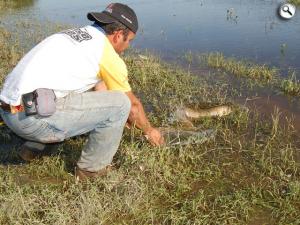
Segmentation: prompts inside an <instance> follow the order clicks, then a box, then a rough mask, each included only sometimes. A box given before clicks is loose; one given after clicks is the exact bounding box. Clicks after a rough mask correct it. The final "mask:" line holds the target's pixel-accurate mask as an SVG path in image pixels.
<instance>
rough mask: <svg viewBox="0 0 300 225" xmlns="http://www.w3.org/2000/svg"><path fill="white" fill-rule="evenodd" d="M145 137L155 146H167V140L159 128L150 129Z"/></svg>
mask: <svg viewBox="0 0 300 225" xmlns="http://www.w3.org/2000/svg"><path fill="white" fill-rule="evenodd" d="M145 137H146V138H147V140H148V141H149V142H150V144H151V145H153V146H163V145H165V140H164V137H163V135H162V134H161V132H160V131H159V130H158V129H157V128H150V129H149V130H148V131H147V132H146V133H145Z"/></svg>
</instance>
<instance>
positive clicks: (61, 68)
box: [0, 25, 131, 105]
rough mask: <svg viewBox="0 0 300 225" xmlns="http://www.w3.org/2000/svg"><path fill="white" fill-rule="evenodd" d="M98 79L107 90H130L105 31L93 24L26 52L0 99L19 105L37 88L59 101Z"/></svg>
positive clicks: (121, 66) (124, 71)
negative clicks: (49, 91)
mask: <svg viewBox="0 0 300 225" xmlns="http://www.w3.org/2000/svg"><path fill="white" fill-rule="evenodd" d="M116 68H117V69H116ZM100 80H103V81H104V82H105V83H106V85H107V86H108V87H109V89H110V90H122V91H130V90H131V89H130V86H129V84H128V74H127V68H126V65H125V63H124V61H123V60H122V59H121V58H120V57H119V55H118V54H117V53H116V52H115V51H114V49H113V47H112V46H111V44H110V42H109V41H108V39H107V37H106V36H105V33H104V31H103V30H102V29H101V28H100V27H98V26H95V25H92V26H86V27H83V28H75V29H70V30H66V31H63V32H60V33H57V34H54V35H52V36H50V37H48V38H46V39H45V40H44V41H42V42H41V43H39V44H38V45H37V46H35V47H34V48H33V49H32V50H31V51H30V52H28V53H27V54H26V55H25V56H24V57H23V58H22V59H21V60H20V62H19V63H18V65H17V66H16V67H15V68H14V69H13V71H12V72H11V73H10V74H9V75H8V76H7V77H6V80H5V82H4V85H3V89H2V91H1V93H0V99H1V100H2V101H4V102H6V103H7V104H10V105H20V103H21V97H22V95H23V94H25V93H29V92H32V91H34V90H36V89H38V88H48V89H53V90H54V92H55V94H56V97H57V98H60V97H64V96H66V95H67V94H69V93H70V92H72V91H75V92H78V93H82V92H84V91H87V90H88V89H90V88H92V87H94V86H95V84H96V83H97V82H98V81H100ZM116 81H118V82H117V83H116ZM112 82H114V84H115V85H110V84H111V83H112Z"/></svg>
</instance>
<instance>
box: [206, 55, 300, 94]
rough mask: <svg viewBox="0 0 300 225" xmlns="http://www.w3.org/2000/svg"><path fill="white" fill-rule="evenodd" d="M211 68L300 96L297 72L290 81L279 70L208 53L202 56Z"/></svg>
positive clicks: (293, 73)
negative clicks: (282, 76)
mask: <svg viewBox="0 0 300 225" xmlns="http://www.w3.org/2000/svg"><path fill="white" fill-rule="evenodd" d="M200 60H201V61H204V62H205V63H206V64H207V65H208V66H209V67H212V68H216V69H220V70H222V71H225V72H228V73H229V74H233V75H235V76H238V77H244V78H249V79H251V80H252V81H254V82H257V83H262V84H269V85H271V86H272V87H273V88H275V89H279V90H281V91H282V92H283V93H285V94H287V95H293V96H300V84H299V81H298V80H297V78H296V74H295V72H292V75H291V76H290V78H288V79H284V78H281V77H280V72H279V69H277V68H270V67H269V66H266V65H257V64H254V63H253V62H249V61H246V60H238V59H236V58H233V57H225V56H224V55H223V54H222V53H219V52H216V53H208V54H205V55H201V56H200Z"/></svg>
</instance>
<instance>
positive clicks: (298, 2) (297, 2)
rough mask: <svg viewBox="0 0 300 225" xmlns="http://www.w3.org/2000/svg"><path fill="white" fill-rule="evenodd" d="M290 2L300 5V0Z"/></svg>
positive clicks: (290, 0)
mask: <svg viewBox="0 0 300 225" xmlns="http://www.w3.org/2000/svg"><path fill="white" fill-rule="evenodd" d="M288 2H289V3H292V4H294V5H296V6H300V0H289V1H288Z"/></svg>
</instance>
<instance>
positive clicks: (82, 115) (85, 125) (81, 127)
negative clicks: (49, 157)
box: [0, 91, 131, 172]
mask: <svg viewBox="0 0 300 225" xmlns="http://www.w3.org/2000/svg"><path fill="white" fill-rule="evenodd" d="M130 107H131V103H130V100H129V98H128V97H127V96H126V94H124V93H122V92H119V91H103V92H95V91H93V92H85V93H82V94H75V93H74V94H70V95H68V96H66V97H65V98H60V99H57V102H56V112H55V114H54V115H52V116H50V117H39V116H37V115H35V116H26V115H25V113H24V112H21V113H16V114H10V113H8V112H5V111H3V110H0V113H1V116H2V118H3V120H4V122H5V123H6V125H7V126H8V127H9V128H10V129H11V130H12V131H13V132H14V133H16V134H17V135H19V136H20V137H22V138H24V139H26V140H30V141H32V143H30V142H28V143H29V144H28V143H27V144H28V145H29V146H30V145H31V144H33V145H35V143H55V142H62V141H64V140H65V139H66V138H69V137H73V136H77V135H81V134H84V133H87V132H90V134H89V139H88V142H87V143H86V145H85V146H84V148H83V150H82V153H81V157H80V159H79V161H78V162H77V165H78V167H79V168H81V169H84V170H87V171H91V172H95V171H98V170H100V169H102V168H104V167H105V166H107V165H109V164H110V163H111V161H112V158H113V156H114V155H115V153H116V151H117V149H118V146H119V144H120V140H121V137H122V133H123V129H124V126H125V123H126V121H127V118H128V115H129V112H130ZM37 145H38V144H37ZM42 146H43V144H40V148H43V147H42Z"/></svg>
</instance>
